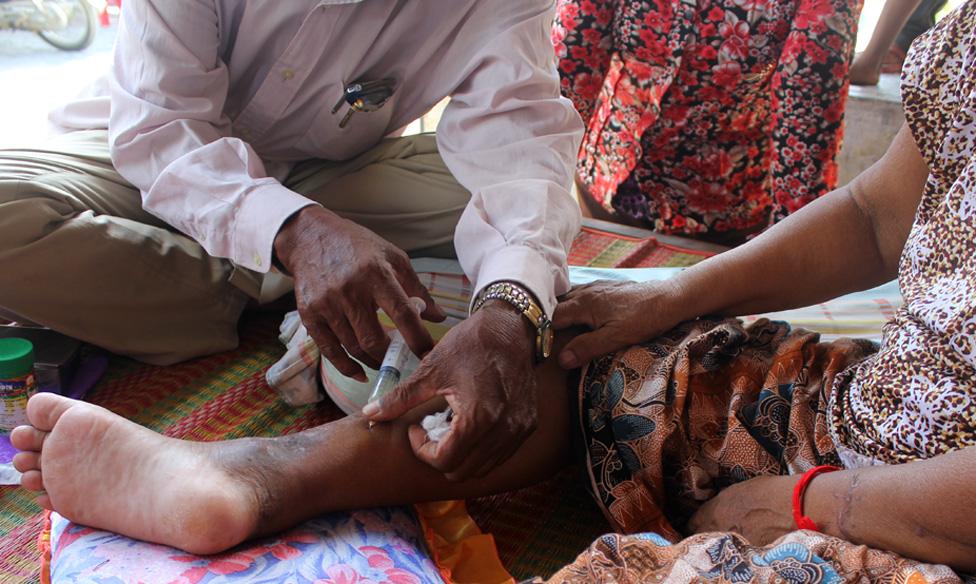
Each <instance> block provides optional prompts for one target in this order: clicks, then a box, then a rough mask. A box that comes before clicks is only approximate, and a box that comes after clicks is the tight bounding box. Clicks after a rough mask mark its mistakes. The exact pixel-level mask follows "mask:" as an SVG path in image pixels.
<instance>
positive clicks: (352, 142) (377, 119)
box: [296, 92, 397, 160]
mask: <svg viewBox="0 0 976 584" xmlns="http://www.w3.org/2000/svg"><path fill="white" fill-rule="evenodd" d="M337 98H338V96H337ZM396 98H397V94H396V92H394V93H393V95H391V96H390V98H389V99H387V101H386V103H385V104H383V106H382V107H381V108H379V109H378V110H375V111H371V112H361V111H358V112H355V113H354V114H352V117H350V118H349V121H348V123H347V124H346V127H344V128H340V127H339V124H340V122H341V121H342V119H343V117H345V116H346V114H347V113H348V112H349V110H350V106H349V104H347V103H345V102H343V104H342V106H341V107H340V108H339V109H338V111H336V112H335V113H332V108H333V107H334V106H335V101H333V100H331V99H324V98H323V101H324V103H322V104H321V106H320V107H319V109H318V112H317V113H316V114H315V116H314V117H313V118H312V120H311V123H310V124H309V125H308V129H307V130H306V131H305V133H304V134H303V135H302V137H301V138H299V140H298V141H297V143H296V146H297V148H298V149H299V150H301V151H302V152H304V153H306V154H308V155H309V156H310V157H313V158H322V159H325V160H347V159H349V158H352V157H354V156H356V155H358V154H362V153H363V152H365V151H366V150H368V149H369V148H371V147H372V146H374V145H376V144H377V143H378V142H379V141H380V140H382V139H383V138H384V137H385V136H386V135H387V134H389V133H390V132H391V131H393V130H395V129H396V128H392V129H391V128H390V121H391V119H392V118H393V112H394V108H395V107H396ZM330 102H331V103H330Z"/></svg>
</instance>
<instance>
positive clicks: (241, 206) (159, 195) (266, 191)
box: [109, 0, 314, 272]
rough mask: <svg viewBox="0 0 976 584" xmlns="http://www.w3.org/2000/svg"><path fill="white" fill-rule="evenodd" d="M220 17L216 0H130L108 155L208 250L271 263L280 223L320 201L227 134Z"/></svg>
mask: <svg viewBox="0 0 976 584" xmlns="http://www.w3.org/2000/svg"><path fill="white" fill-rule="evenodd" d="M218 23H219V19H218V14H217V9H216V7H215V5H214V2H213V0H180V1H179V2H173V1H172V0H140V1H138V2H129V3H127V4H126V7H125V10H123V11H122V22H121V25H120V27H119V33H118V38H117V40H116V47H115V60H114V64H113V69H112V75H111V80H110V85H111V88H110V91H111V102H112V103H111V117H110V120H109V144H110V147H111V155H112V161H113V163H114V164H115V166H116V168H117V169H118V171H119V173H120V174H121V175H122V176H124V177H125V178H126V179H127V180H129V181H130V182H131V183H132V184H133V185H135V186H136V187H138V188H139V189H140V191H141V192H142V199H143V207H144V208H145V209H146V210H147V211H149V212H150V213H152V214H153V215H156V216H157V217H159V218H160V219H162V220H164V221H166V222H167V223H169V224H170V225H172V226H173V227H175V228H177V229H179V230H180V231H182V232H183V233H185V234H187V235H189V236H190V237H192V238H193V239H195V240H196V241H198V242H199V243H200V244H201V245H202V246H203V247H204V249H206V250H207V252H208V253H209V254H211V255H213V256H216V257H223V258H229V259H230V260H232V261H233V262H235V263H236V264H238V265H241V266H243V267H245V268H250V269H252V270H256V271H259V272H266V271H268V269H269V268H270V267H271V257H272V245H273V243H274V238H275V235H276V234H277V233H278V230H279V229H280V228H281V225H282V224H283V223H284V222H285V220H286V219H288V217H290V216H291V215H292V214H294V213H295V212H296V211H298V210H299V209H301V208H303V207H305V206H307V205H312V204H314V202H313V201H311V200H309V199H307V198H305V197H303V196H301V195H299V194H297V193H295V192H293V191H291V190H289V189H287V188H285V187H284V186H282V185H281V184H280V183H279V182H278V181H277V180H275V179H274V178H270V177H269V176H268V174H267V172H266V170H265V166H264V163H263V162H262V160H261V158H260V157H259V156H258V155H257V153H256V152H255V151H254V149H253V148H252V147H251V146H250V145H249V144H248V143H246V142H244V141H243V140H241V139H239V138H236V137H233V136H232V135H231V122H230V120H229V119H228V118H227V116H226V115H225V114H224V112H223V109H224V102H225V100H226V97H227V91H228V87H229V76H228V71H227V67H226V65H225V64H224V63H223V62H222V61H221V59H220V54H219V50H220V34H219V28H218Z"/></svg>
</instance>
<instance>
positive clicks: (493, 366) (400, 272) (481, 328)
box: [275, 206, 537, 480]
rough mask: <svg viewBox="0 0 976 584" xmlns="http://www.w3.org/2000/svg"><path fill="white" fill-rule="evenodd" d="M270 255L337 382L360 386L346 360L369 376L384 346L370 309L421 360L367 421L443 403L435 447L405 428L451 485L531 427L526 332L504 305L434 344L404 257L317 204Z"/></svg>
mask: <svg viewBox="0 0 976 584" xmlns="http://www.w3.org/2000/svg"><path fill="white" fill-rule="evenodd" d="M275 253H276V257H277V258H278V259H279V261H280V262H281V263H282V264H283V265H284V267H285V268H286V269H287V270H288V271H289V272H290V273H291V274H292V275H293V276H294V277H295V296H296V299H297V301H298V311H299V313H300V314H301V317H302V322H303V323H304V324H305V326H306V327H307V328H308V331H309V334H311V336H312V338H313V339H315V341H316V343H317V345H318V346H319V348H320V349H321V351H322V354H323V355H325V356H326V358H327V359H329V361H330V362H332V364H333V365H335V367H336V369H338V370H339V371H340V372H342V373H343V374H344V375H346V376H349V377H353V378H356V379H360V380H365V373H364V372H363V370H362V367H360V366H359V365H357V364H356V362H355V361H353V360H352V359H350V358H349V355H352V356H354V357H356V358H357V359H359V360H360V361H361V362H363V363H365V364H366V365H368V366H370V367H373V368H377V369H378V368H379V365H380V363H381V362H382V360H383V354H384V352H385V351H386V347H387V345H388V344H389V339H388V338H387V337H386V333H384V331H383V329H382V327H381V326H380V323H379V320H378V318H377V316H376V309H377V308H382V309H383V310H384V311H385V312H386V313H387V314H388V315H390V317H391V318H392V319H393V321H394V322H395V323H396V325H397V328H398V329H399V330H400V332H401V333H402V334H403V336H404V339H405V340H406V341H407V344H408V345H409V347H410V349H411V350H412V351H413V352H414V353H415V354H417V355H420V356H424V360H423V362H422V363H421V366H420V367H419V369H418V370H417V371H416V372H415V373H414V374H413V375H411V376H410V379H409V380H408V381H406V382H404V383H403V384H401V385H399V386H397V387H396V388H395V389H394V391H392V392H391V393H389V394H388V395H387V396H385V397H384V399H383V400H381V401H380V402H376V403H375V404H374V405H373V408H374V409H373V410H369V411H367V412H366V413H367V414H372V415H374V418H373V419H374V420H375V421H389V420H393V419H396V418H397V417H399V416H400V415H402V414H403V413H405V412H406V411H408V410H410V409H412V408H414V407H416V406H417V405H419V404H422V403H424V402H426V401H428V400H430V399H432V398H434V397H437V396H442V397H444V398H445V399H446V400H447V402H448V404H450V406H451V407H452V408H453V410H454V413H455V417H454V421H453V425H452V431H451V432H450V433H449V434H448V436H447V437H446V438H445V439H444V440H442V441H440V442H425V440H424V436H425V432H424V431H423V430H422V429H421V428H420V426H417V425H414V426H413V427H412V428H411V430H410V440H411V444H412V445H413V447H414V450H415V454H416V455H417V457H418V458H420V459H421V460H423V461H424V462H427V463H428V464H430V465H431V466H433V467H434V468H436V469H437V470H439V471H441V472H443V473H444V474H445V475H447V477H448V478H451V479H458V480H460V479H464V478H470V477H480V476H484V475H485V474H487V473H488V471H490V470H491V469H492V468H494V467H495V466H496V465H497V464H499V463H500V462H502V461H504V460H506V459H507V458H509V457H510V456H511V455H512V454H513V453H514V452H515V451H516V450H517V449H518V447H519V445H520V444H521V443H522V442H523V441H524V440H525V438H527V437H528V436H529V435H530V434H532V432H533V431H534V430H535V428H536V424H537V407H536V403H535V399H536V396H535V394H536V387H535V377H534V376H533V374H532V371H533V368H534V365H535V362H534V347H535V331H534V330H533V329H532V328H531V327H530V326H529V324H528V320H527V319H526V318H525V317H523V316H522V314H521V313H520V312H518V311H517V310H515V308H514V307H512V306H511V305H510V304H508V303H506V302H500V301H494V302H489V303H487V304H485V306H484V307H483V308H482V309H481V310H479V311H478V312H476V313H475V314H474V315H472V316H471V317H470V318H468V319H467V320H465V321H464V322H462V323H461V324H459V325H457V326H456V327H454V328H453V329H452V330H451V331H450V333H448V334H447V335H446V336H445V337H444V339H443V340H441V342H440V343H438V344H437V347H434V343H433V339H432V338H431V336H430V333H429V332H428V331H427V329H425V328H424V326H423V324H422V323H421V321H420V317H419V316H418V315H417V314H416V313H415V312H414V311H413V310H412V309H411V308H410V304H409V302H408V298H409V297H411V296H416V297H418V298H421V299H423V300H424V301H425V302H426V303H427V310H426V311H425V312H424V313H423V315H422V316H423V317H425V318H428V319H435V320H443V319H444V314H443V313H442V312H441V310H440V308H438V307H437V305H436V304H435V303H434V300H433V298H431V296H430V294H429V292H428V291H427V289H426V288H424V286H423V285H422V284H421V283H420V281H419V280H418V279H417V275H416V274H415V273H414V271H413V268H412V267H411V266H410V261H409V259H408V258H407V255H406V254H405V253H404V252H403V251H401V250H400V249H397V248H396V247H394V246H393V245H392V244H390V243H389V242H387V241H385V240H383V239H382V238H380V237H379V236H378V235H376V234H374V233H372V232H371V231H369V230H368V229H366V228H364V227H361V226H359V225H356V224H355V223H353V222H351V221H348V220H346V219H343V218H341V217H339V216H337V215H335V214H334V213H332V212H330V211H328V210H326V209H323V208H321V207H317V206H312V207H306V208H305V209H303V210H302V211H300V212H299V213H298V214H296V216H294V217H293V218H292V219H291V220H289V221H288V222H287V223H286V224H285V226H284V228H282V230H281V232H280V233H279V234H278V237H277V239H276V240H275ZM432 348H433V350H431V349H432ZM347 352H348V355H347ZM381 407H383V408H384V409H383V410H382V411H380V408H381ZM486 436H491V437H492V439H491V440H485V437H486Z"/></svg>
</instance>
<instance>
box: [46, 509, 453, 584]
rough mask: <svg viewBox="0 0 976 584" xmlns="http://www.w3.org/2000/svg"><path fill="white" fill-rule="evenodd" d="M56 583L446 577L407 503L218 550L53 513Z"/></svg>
mask: <svg viewBox="0 0 976 584" xmlns="http://www.w3.org/2000/svg"><path fill="white" fill-rule="evenodd" d="M51 525H52V530H51V546H52V556H53V561H52V565H51V581H52V582H74V583H76V584H119V583H124V582H133V583H135V582H153V583H156V584H164V583H173V584H177V583H178V584H198V583H199V584H205V583H216V582H221V583H231V582H241V583H245V582H246V583H256V582H269V583H272V582H274V583H277V582H290V583H294V584H310V583H313V582H314V583H317V584H357V583H363V584H366V583H374V584H434V583H437V584H440V583H441V582H443V580H442V579H441V576H440V573H439V571H438V569H437V567H436V566H435V565H434V563H433V562H431V560H430V558H429V557H428V555H427V548H426V544H425V542H424V538H423V534H422V533H421V532H420V529H419V527H418V525H417V522H416V520H415V519H414V517H413V516H412V515H411V514H410V513H409V512H407V511H405V510H404V509H400V508H388V509H373V510H369V511H358V512H355V513H337V514H334V515H329V516H326V517H321V518H318V519H315V520H312V521H309V522H306V523H304V524H302V525H301V526H300V527H298V528H296V529H292V530H290V531H288V532H285V533H282V534H280V535H278V536H276V537H273V538H267V539H264V540H261V541H257V542H252V543H251V544H249V545H248V546H247V547H244V548H239V549H236V550H231V551H229V552H227V553H223V554H219V555H216V556H208V557H201V556H192V555H189V554H186V553H185V552H181V551H179V550H176V549H173V548H169V547H166V546H161V545H153V544H148V543H145V542H140V541H136V540H132V539H129V538H127V537H125V536H122V535H118V534H115V533H109V532H105V531H99V530H95V529H91V528H87V527H82V526H78V525H75V524H73V523H70V522H69V521H67V520H66V519H64V518H63V517H61V516H60V515H57V514H52V521H51Z"/></svg>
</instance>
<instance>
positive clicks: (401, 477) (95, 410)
mask: <svg viewBox="0 0 976 584" xmlns="http://www.w3.org/2000/svg"><path fill="white" fill-rule="evenodd" d="M537 375H538V376H539V384H538V387H539V394H538V397H539V399H538V401H539V426H538V429H537V430H536V431H535V433H534V434H532V436H531V437H530V438H529V439H528V440H527V441H526V442H525V444H523V446H522V448H521V449H520V450H519V451H518V452H517V453H516V454H515V455H514V456H513V457H512V458H511V459H509V460H508V461H506V462H505V463H504V464H502V465H501V466H500V467H498V468H497V469H495V470H494V471H492V472H491V473H489V474H488V475H487V476H485V477H483V478H481V479H476V480H469V481H466V482H457V483H454V482H450V481H448V480H446V479H445V478H444V476H443V475H441V474H440V473H438V472H437V471H435V470H434V469H432V468H430V467H428V466H427V465H425V464H424V463H422V462H420V461H419V460H417V459H416V458H415V457H414V455H413V452H412V450H411V448H410V444H409V442H408V440H407V428H408V427H409V425H411V424H416V423H418V422H419V421H420V419H421V418H422V417H423V416H424V415H426V414H427V413H430V412H431V411H436V410H437V409H438V408H441V409H442V408H443V404H429V405H428V406H425V407H423V408H418V409H416V410H414V411H413V412H410V413H409V414H408V415H407V416H405V417H404V418H403V419H401V420H398V421H396V422H393V423H390V424H380V425H377V426H376V427H374V428H373V429H372V430H370V429H368V427H367V423H366V421H365V420H364V419H362V418H360V417H358V416H354V417H348V418H344V419H342V420H339V421H336V422H333V423H330V424H326V425H323V426H319V427H317V428H312V429H310V430H306V431H304V432H301V433H298V434H292V435H288V436H282V437H277V438H244V439H240V440H230V441H224V442H210V443H204V442H190V441H184V440H177V439H174V438H168V437H165V436H162V435H160V434H157V433H155V432H152V431H151V430H148V429H146V428H143V427H141V426H138V425H136V424H134V423H132V422H129V421H128V420H125V419H124V418H122V417H120V416H117V415H115V414H113V413H111V412H109V411H108V410H105V409H103V408H100V407H98V406H94V405H91V404H87V403H84V402H79V401H75V400H70V399H67V398H63V397H60V396H56V395H53V394H39V395H37V396H35V397H34V398H32V399H31V401H30V403H29V405H28V417H29V419H30V422H31V425H32V426H27V427H21V428H18V429H17V430H15V431H14V433H13V435H12V437H11V439H12V441H13V442H14V444H15V446H16V447H17V448H19V449H21V450H24V451H25V452H22V453H20V454H18V455H17V457H16V459H15V466H16V467H17V468H18V469H19V470H21V471H22V472H24V476H23V479H22V484H23V486H24V487H26V488H28V489H32V490H35V491H43V492H42V493H41V494H40V495H39V497H38V501H39V502H40V503H41V504H42V505H43V506H45V507H47V508H49V509H53V510H55V511H57V512H59V513H60V514H62V515H64V516H65V517H67V518H68V519H71V520H72V521H75V522H76V523H81V524H84V525H88V526H91V527H96V528H101V529H107V530H111V531H115V532H118V533H122V534H124V535H128V536H130V537H135V538H138V539H143V540H146V541H151V542H155V543H162V544H166V545H170V546H173V547H178V548H181V549H184V550H186V551H188V552H193V553H199V554H208V553H215V552H219V551H222V550H225V549H227V548H229V547H232V546H234V545H236V544H238V543H240V542H242V541H244V540H246V539H248V538H250V537H252V536H257V535H265V534H269V533H273V532H276V531H279V530H281V529H284V528H287V527H290V526H292V525H295V524H297V523H299V522H301V521H303V520H305V519H308V518H310V517H312V516H315V515H318V514H321V513H324V512H329V511H336V510H341V509H354V508H362V507H373V506H381V505H394V504H406V503H415V502H421V501H431V500H444V499H460V498H469V497H477V496H481V495H486V494H491V493H497V492H501V491H506V490H511V489H516V488H519V487H524V486H527V485H530V484H532V483H535V482H538V481H540V480H542V479H544V478H546V477H548V476H550V475H552V474H553V473H555V472H556V471H557V470H559V469H560V468H562V467H563V466H564V465H565V464H566V463H567V462H568V461H569V459H570V442H571V437H570V400H569V396H570V395H571V394H572V395H575V388H570V387H568V384H567V374H566V373H565V372H564V371H562V370H561V369H560V368H559V366H558V365H557V364H556V362H555V360H554V359H553V360H550V361H549V362H547V363H546V364H545V365H543V366H541V367H540V368H538V369H537Z"/></svg>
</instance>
